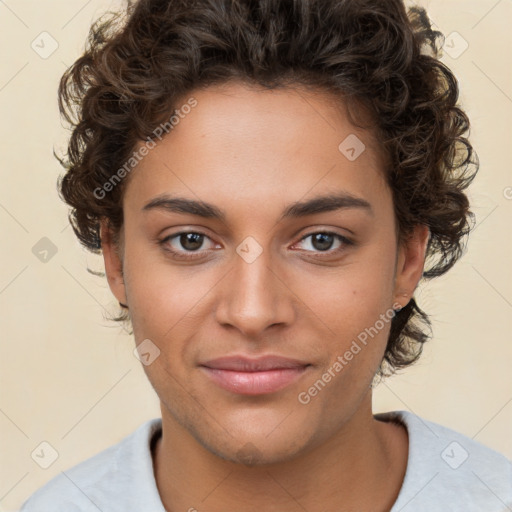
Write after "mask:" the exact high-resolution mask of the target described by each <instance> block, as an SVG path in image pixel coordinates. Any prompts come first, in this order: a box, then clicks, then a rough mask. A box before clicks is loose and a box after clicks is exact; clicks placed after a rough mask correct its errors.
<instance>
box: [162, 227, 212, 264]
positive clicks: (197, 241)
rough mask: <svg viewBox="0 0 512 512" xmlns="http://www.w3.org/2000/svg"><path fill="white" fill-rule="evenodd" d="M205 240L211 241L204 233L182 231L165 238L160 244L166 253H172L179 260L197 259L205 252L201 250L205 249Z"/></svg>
mask: <svg viewBox="0 0 512 512" xmlns="http://www.w3.org/2000/svg"><path fill="white" fill-rule="evenodd" d="M205 239H208V240H210V238H209V237H208V236H207V235H205V234H204V233H198V232H196V231H182V232H180V233H175V234H173V235H169V236H167V237H165V238H164V239H163V240H161V241H160V244H161V245H162V247H163V248H164V249H165V250H166V251H168V252H170V253H172V254H173V255H174V256H175V257H177V258H182V259H187V258H197V257H200V256H202V253H203V252H204V250H202V251H201V250H200V249H201V248H202V247H203V244H204V241H205ZM187 253H189V254H187Z"/></svg>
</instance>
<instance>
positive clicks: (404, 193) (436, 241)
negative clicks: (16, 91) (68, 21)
mask: <svg viewBox="0 0 512 512" xmlns="http://www.w3.org/2000/svg"><path fill="white" fill-rule="evenodd" d="M438 37H441V36H440V34H438V33H435V32H433V31H432V30H431V27H430V24H429V21H428V18H427V17H426V14H425V12H424V11H423V10H422V9H420V8H411V9H410V10H409V11H406V9H405V7H404V5H403V4H402V1H401V0H388V1H386V2H382V1H376V0H363V1H358V2H354V1H349V0H347V1H340V0H336V1H334V0H333V1H326V0H322V1H311V0H302V1H295V2H277V1H273V0H260V1H258V2H249V1H233V0H219V1H215V2H214V1H207V0H201V1H195V2H190V1H187V2H185V1H165V2H164V1H154V0H153V1H152V0H140V1H139V2H137V3H136V4H135V5H134V6H133V7H132V8H131V9H130V10H129V12H128V15H127V17H126V18H121V17H117V16H113V17H111V18H109V19H102V20H100V21H98V22H97V23H96V24H95V25H94V26H93V27H92V29H91V35H90V38H89V44H88V47H87V49H86V52H85V54H84V55H83V56H82V57H81V58H80V59H78V60H77V61H76V62H75V63H74V64H73V66H72V67H71V68H70V69H69V70H68V71H67V72H66V73H65V75H64V76H63V78H62V81H61V85H60V90H59V101H60V107H61V111H62V113H63V115H64V116H66V117H67V119H68V121H70V122H71V123H73V132H72V134H71V139H70V143H69V148H68V153H67V159H66V160H61V161H62V163H63V164H64V165H65V166H66V168H67V172H66V174H65V175H64V176H63V178H62V180H61V182H60V191H61V194H62V197H63V198H64V200H65V201H66V202H67V203H68V204H69V205H70V206H71V207H72V211H71V215H70V220H71V222H72V225H73V228H74V231H75V233H76V235H77V236H78V238H79V239H80V241H81V242H82V244H84V245H85V247H87V248H88V249H89V250H91V251H94V252H102V253H103V255H104V259H105V267H106V274H107V278H108V281H109V285H110V287H111V289H112V292H113V294H114V295H115V297H116V299H117V300H118V301H119V302H120V303H122V304H125V305H126V306H127V308H126V310H125V311H124V312H123V314H121V315H120V316H119V317H118V318H117V320H120V321H123V322H127V323H129V324H130V325H131V326H132V328H133V334H134V337H135V341H136V343H137V344H141V343H143V342H144V340H150V343H151V347H157V349H158V350H159V351H160V352H159V355H158V357H157V358H156V359H154V361H153V362H152V363H151V364H149V365H147V366H146V365H145V366H144V369H145V371H146V374H147V375H148V378H149V380H150V382H151V384H152V385H153V387H154V389H155V390H156V392H157V393H158V395H159V397H160V400H161V402H162V407H163V410H165V411H166V413H167V414H168V415H169V417H172V418H174V420H175V421H176V422H177V423H179V424H180V425H182V426H184V427H185V428H187V429H188V431H189V432H191V434H192V435H193V436H194V437H195V438H196V439H197V440H199V441H200V443H201V444H203V445H204V446H206V447H207V448H208V449H209V450H210V451H212V452H214V453H217V454H218V455H220V456H222V457H224V458H227V459H232V460H237V458H238V459H240V457H241V455H240V454H241V453H242V454H243V453H244V447H247V446H254V447H257V453H258V456H257V457H256V458H258V459H259V460H261V461H267V462H268V461H272V460H274V461H276V460H282V459H284V458H286V457H291V456H293V454H296V453H299V452H300V451H301V450H304V449H306V447H311V446H313V445H314V444H315V443H319V442H321V441H322V440H323V439H326V438H327V437H328V436H329V435H332V432H333V431H335V430H336V429H339V428H340V426H341V425H343V424H344V423H346V422H347V421H348V420H349V419H350V417H351V416H353V415H354V414H355V413H356V411H357V410H358V407H359V405H360V404H361V403H362V402H363V401H364V400H365V399H367V398H368V395H369V393H371V391H370V387H371V384H372V382H373V381H374V379H375V377H382V376H385V375H390V374H391V373H393V372H395V371H396V370H398V369H400V368H405V367H406V366H408V365H410V364H412V363H413V362H414V361H416V360H417V359H418V357H419V356H420V354H421V348H422V345H423V343H424V342H425V341H426V340H427V339H428V337H429V329H428V328H429V321H428V316H427V314H426V313H425V312H423V311H422V310H421V309H420V307H419V306H418V304H417V303H416V301H415V299H414V291H415V289H416V288H417V286H418V284H419V282H420V281H421V280H422V279H429V278H432V277H435V276H439V275H441V274H444V273H445V272H447V271H448V270H449V269H450V268H451V267H452V266H453V264H454V263H455V262H456V261H457V259H458V258H459V257H460V256H461V254H462V251H463V248H464V242H465V237H466V235H467V234H468V232H469V229H470V220H471V213H470V211H469V204H468V200H467V197H466V195H465V194H464V189H465V188H466V187H467V186H468V184H469V183H470V181H471V180H472V179H473V177H474V174H475V172H476V168H477V164H476V162H475V161H474V159H473V158H472V157H473V151H472V147H471V145H470V143H469V142H468V140H467V139H466V138H465V136H464V134H465V133H466V132H467V131H468V129H469V122H468V119H467V117H466V115H465V113H464V112H463V111H462V110H461V108H460V107H459V106H458V105H457V100H458V88H457V82H456V79H455V77H454V76H453V74H452V73H451V71H450V70H449V69H448V68H447V67H446V66H445V65H443V64H442V63H441V62H440V61H439V60H438V53H437V52H438V45H437V41H438ZM73 114H74V115H75V116H76V117H73ZM146 343H147V342H146ZM233 354H236V355H239V354H244V355H247V356H250V357H258V356H260V355H266V354H275V355H280V356H284V357H287V358H291V359H294V360H295V361H298V362H300V363H301V364H302V365H304V366H305V367H306V368H305V370H304V372H303V373H302V374H301V375H300V376H299V377H298V378H297V380H296V381H294V382H293V383H291V384H290V385H288V386H286V387H285V388H283V389H280V390H279V391H276V392H273V393H266V394H263V395H257V396H255V395H246V394H238V393H233V392H231V391H229V390H226V389H224V388H220V387H218V386H216V385H212V384H211V381H210V376H209V375H208V374H206V373H205V371H204V365H205V364H207V363H208V362H209V361H212V360H213V359H216V358H220V357H224V356H228V355H233ZM205 407H206V409H205ZM286 413H289V414H290V418H292V419H291V420H288V421H287V422H285V424H284V425H282V426H281V427H280V428H279V429H276V431H275V432H273V433H272V435H269V430H271V428H269V426H270V425H277V424H278V423H279V422H280V421H281V420H282V419H283V417H284V416H285V415H286ZM226 425H229V426H230V427H229V431H226ZM253 456H254V454H253Z"/></svg>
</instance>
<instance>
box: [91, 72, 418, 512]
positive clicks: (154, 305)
mask: <svg viewBox="0 0 512 512" xmlns="http://www.w3.org/2000/svg"><path fill="white" fill-rule="evenodd" d="M191 96H194V97H195V98H196V99H197V102H198V104H197V106H196V107H195V108H194V109H192V111H191V113H190V114H188V115H187V116H186V117H185V118H184V119H182V120H181V121H180V123H179V124H178V125H176V126H175V128H174V129H173V130H172V132H171V133H170V134H169V135H168V136H166V137H164V138H163V140H162V141H161V142H160V143H159V144H158V145H157V146H156V147H155V148H154V149H152V150H151V151H150V152H149V153H148V155H147V156H145V157H144V158H143V159H142V160H141V162H140V163H139V164H138V165H137V168H136V169H135V170H134V171H133V173H132V174H131V175H130V178H129V181H128V183H127V186H126V189H125V193H124V198H123V212H124V225H123V228H122V231H121V245H120V247H116V246H115V244H114V242H113V238H112V233H111V232H110V231H109V230H108V228H107V224H106V223H105V222H103V223H102V230H101V236H102V247H103V254H104V259H105V267H106V272H107V277H108V281H109V285H110V288H111V290H112V292H113V293H114V295H115V296H116V298H117V299H118V300H119V301H120V302H123V303H125V304H127V305H128V308H129V312H130V316H131V320H132V324H133V329H134V337H135V340H136V342H137V343H140V342H142V341H143V340H145V339H150V340H151V341H152V342H153V343H154V344H155V345H156V346H158V348H159V350H160V351H161V352H160V355H159V357H157V358H156V359H155V360H154V362H152V363H151V364H150V365H148V366H144V371H145V372H146V374H147V377H148V379H149V380H150V382H151V384H152V386H153V388H154V389H155V391H156V393H157V394H158V396H159V398H160V402H161V411H162V425H163V435H162V438H161V439H160V440H159V441H158V443H157V444H156V447H155V449H154V453H153V460H154V470H155V479H156V483H157V486H158V490H159V493H160V496H161V498H162V502H163V504H164V506H165V508H166V509H167V510H168V511H172V512H177V511H182V510H183V511H187V510H190V509H191V508H195V509H197V510H198V511H199V512H202V511H208V512H220V511H225V510H237V511H240V512H245V511H256V510H265V511H276V512H277V511H279V512H292V511H303V510H304V509H305V510H308V511H311V512H315V511H318V512H320V511H323V510H337V511H349V510H358V512H364V511H370V510H371V511H372V512H376V511H387V510H389V509H390V508H391V507H392V505H393V503H394V501H395V500H396V497H397V495H398V492H399V490H400V487H401V485H402V482H403V478H404V475H405V471H406V465H407V456H408V438H407V431H406V429H405V428H403V426H399V425H396V424H393V423H387V422H382V421H377V420H375V418H374V417H373V415H372V404H371V401H372V390H371V387H370V386H371V383H372V379H373V377H374V375H375V373H376V371H377V369H378V367H379V364H380V362H381V359H382V356H383V354H384V350H385V346H386V341H387V337H388V334H389V325H390V323H389V322H388V323H386V324H385V327H384V328H383V329H381V330H380V331H379V333H378V335H376V336H374V337H373V339H371V342H369V343H368V344H367V345H366V346H365V347H364V348H363V349H362V350H361V351H360V352H359V353H358V354H357V355H355V356H354V357H353V359H352V360H351V361H350V362H349V363H348V364H347V365H346V366H344V367H343V370H342V371H340V372H338V373H336V376H335V377H332V379H331V380H330V382H329V383H328V384H327V385H326V386H325V387H324V388H323V389H322V390H321V391H320V392H318V394H317V395H316V396H314V397H313V398H312V399H311V401H310V402H309V403H307V404H303V403H300V401H299V400H298V395H299V393H300V392H304V391H307V390H308V388H310V387H311V386H312V385H313V384H314V383H315V382H316V381H317V380H318V379H320V378H321V377H322V375H323V374H324V373H325V372H326V371H327V370H328V369H329V368H330V367H332V365H333V362H334V361H336V358H337V357H338V356H339V355H343V354H344V353H345V352H346V351H347V349H348V348H349V347H350V346H351V343H352V341H353V340H354V339H356V338H357V336H358V334H359V333H361V332H363V331H364V330H365V328H368V327H370V326H373V325H375V323H376V320H378V319H379V315H381V314H383V313H385V312H386V311H389V310H390V309H391V308H392V307H393V304H397V303H399V304H400V305H401V306H402V307H403V306H405V305H406V304H407V302H408V300H409V298H410V297H411V296H412V294H413V292H414V289H415V288H416V286H417V284H418V282H419V280H420V278H421V274H422V271H423V265H424V260H425V250H426V244H427V241H428V229H427V228H426V227H425V226H417V227H416V229H415V230H414V232H413V233H412V235H411V237H410V238H409V239H408V240H407V242H404V243H402V244H400V245H399V244H398V243H397V239H396V231H395V230H396V224H395V218H394V213H393V202H392V195H391V191H390V189H389V187H388V186H387V184H386V182H385V180H384V177H383V172H382V161H381V158H380V154H379V152H378V150H376V149H375V148H376V145H375V144H373V143H372V138H371V133H370V132H365V131H361V130H357V129H356V128H355V127H354V126H352V125H351V124H350V122H349V121H348V119H347V117H346V115H345V113H344V111H343V109H341V108H337V105H339V100H338V103H337V104H336V103H335V99H334V98H333V97H331V96H329V95H328V94H327V93H324V92H321V91H311V90H307V91H306V90H305V89H301V88H296V89H293V90H292V89H288V90H274V91H266V90H261V89H257V88H249V87H247V86H246V85H243V84H241V83H236V82H235V83H229V84H224V85H223V86H215V87H210V88H207V89H203V90H198V91H195V92H194V94H191ZM349 134H357V136H358V137H359V139H360V140H361V141H363V142H364V143H365V145H366V150H365V151H364V152H363V153H362V154H361V155H360V156H359V157H358V158H357V159H356V160H354V161H350V160H348V159H347V158H346V157H345V156H344V155H343V154H342V153H341V152H340V151H339V149H338V145H339V144H340V142H341V141H343V140H344V139H345V138H346V137H347V136H348V135H349ZM341 191H343V192H345V193H349V194H352V195H353V196H357V197H360V198H363V199H365V200H366V201H368V202H369V203H370V205H371V212H369V211H368V209H364V208H343V209H339V210H336V211H330V212H322V213H316V214H311V215H308V216H306V217H301V218H289V219H284V220H279V218H280V215H281V213H282V212H283V210H284V208H285V207H287V206H288V205H290V204H291V203H294V202H296V201H304V200H306V199H311V198H313V197H316V196H319V195H325V194H327V193H334V192H341ZM163 193H166V194H172V195H179V196H181V197H185V198H189V199H193V200H203V201H206V202H209V203H212V204H214V205H216V206H217V207H218V208H220V209H222V210H224V212H225V214H226V219H225V221H219V220H216V219H208V218H203V217H199V216H197V215H192V214H188V213H187V214H183V213H176V212H169V211H164V210H163V209H152V210H149V211H143V210H142V209H143V207H144V205H146V204H147V203H148V202H149V201H151V200H152V199H154V198H155V197H158V196H160V195H161V194H163ZM181 231H185V232H192V233H193V232H200V233H203V234H205V235H206V237H205V238H204V241H203V245H202V246H200V249H199V251H196V254H198V253H199V257H197V259H193V260H189V261H186V260H177V259H175V258H173V256H172V255H170V254H169V253H168V252H166V251H165V250H164V246H163V245H162V244H160V243H159V242H161V241H162V240H164V239H165V238H166V237H169V236H170V235H173V234H176V233H179V232H181ZM319 231H329V232H334V233H336V234H340V235H342V236H345V237H347V238H349V239H351V240H353V242H354V244H353V245H345V244H344V243H343V242H340V241H339V240H338V239H337V238H333V239H332V244H331V248H327V250H325V249H324V250H322V246H321V245H319V244H316V245H315V244H314V240H313V236H310V237H308V238H305V239H304V237H306V236H307V235H314V234H315V233H318V232H319ZM248 236H250V237H253V238H254V239H255V240H256V241H257V243H258V244H259V246H260V248H261V250H262V252H261V254H260V255H259V256H258V257H257V258H256V259H255V260H254V261H252V262H251V263H248V262H247V261H245V260H244V259H243V258H242V257H240V256H239V254H238V253H237V252H236V249H237V247H238V246H239V245H240V244H241V242H242V241H243V240H244V239H245V238H246V237H248ZM181 240H182V241H183V239H181ZM166 243H167V246H171V247H172V248H174V249H175V250H177V251H179V252H180V253H181V254H187V253H188V254H190V253H191V252H193V251H191V250H190V249H188V251H187V248H188V247H190V246H187V245H185V246H184V245H183V243H180V237H179V236H178V237H175V238H174V239H172V240H167V242H166ZM199 243H200V242H199ZM185 244H186V241H185ZM198 245H199V244H198ZM318 247H320V248H318ZM337 248H341V249H340V250H339V251H336V249H337ZM228 354H245V355H247V356H249V357H256V356H259V355H263V354H277V355H281V356H285V357H290V358H295V359H300V360H301V361H306V362H308V363H310V364H311V366H310V367H309V368H308V369H307V371H306V372H304V373H303V374H302V375H301V376H300V377H299V379H298V380H296V381H295V382H293V383H292V384H290V385H289V386H288V387H286V388H284V389H282V390H280V391H277V392H274V393H270V394H267V395H260V396H246V395H239V394H236V393H232V392H229V391H226V390H224V389H221V388H220V387H218V386H217V385H216V384H214V383H212V381H211V380H210V379H209V378H208V376H207V375H205V373H204V372H203V371H202V370H201V368H199V366H198V365H199V362H204V361H205V360H209V359H213V358H217V357H221V356H225V355H228Z"/></svg>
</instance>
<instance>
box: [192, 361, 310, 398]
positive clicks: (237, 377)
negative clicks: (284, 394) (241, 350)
mask: <svg viewBox="0 0 512 512" xmlns="http://www.w3.org/2000/svg"><path fill="white" fill-rule="evenodd" d="M309 366H311V365H310V364H309V363H306V362H303V361H298V360H296V359H290V358H286V357H281V356H275V355H268V356H263V357H259V358H248V357H244V356H226V357H220V358H218V359H212V360H210V361H207V362H205V363H202V364H200V367H201V368H202V369H203V370H204V372H205V373H206V374H207V375H208V377H209V378H210V379H211V380H212V381H213V382H214V383H216V384H217V385H218V386H220V387H221V388H223V389H225V390H227V391H231V392H233V393H238V394H241V395H262V394H268V393H275V392H277V391H279V390H281V389H284V388H285V387H287V386H289V385H290V384H292V383H293V382H295V381H296V380H298V379H299V378H300V377H301V376H302V375H303V374H304V372H305V371H306V370H307V368H308V367H309Z"/></svg>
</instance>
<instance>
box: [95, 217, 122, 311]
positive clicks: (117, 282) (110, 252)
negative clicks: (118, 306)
mask: <svg viewBox="0 0 512 512" xmlns="http://www.w3.org/2000/svg"><path fill="white" fill-rule="evenodd" d="M100 238H101V250H102V253H103V261H104V263H105V273H106V275H107V281H108V285H109V287H110V289H111V291H112V293H113V294H114V296H115V297H116V299H117V300H118V302H119V303H123V304H124V305H126V291H125V286H124V278H123V262H122V259H121V257H120V255H119V248H118V247H117V246H116V244H115V242H114V239H113V236H112V230H111V228H110V227H109V226H108V222H107V220H106V219H102V220H101V223H100Z"/></svg>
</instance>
